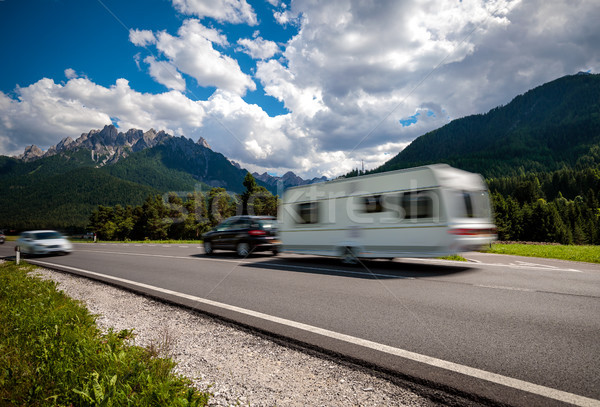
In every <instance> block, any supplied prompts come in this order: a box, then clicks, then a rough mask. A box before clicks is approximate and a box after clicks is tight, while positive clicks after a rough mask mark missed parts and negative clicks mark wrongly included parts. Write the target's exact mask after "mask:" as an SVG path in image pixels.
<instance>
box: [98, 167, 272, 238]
mask: <svg viewBox="0 0 600 407" xmlns="http://www.w3.org/2000/svg"><path fill="white" fill-rule="evenodd" d="M244 186H245V187H246V191H245V192H244V193H243V194H241V195H239V194H236V193H231V192H227V191H226V190H225V189H224V188H211V189H210V190H209V191H207V192H202V191H194V192H190V193H187V194H186V195H185V196H180V195H179V194H176V193H169V194H166V195H164V196H161V195H151V196H149V197H148V198H146V200H145V201H144V203H143V204H142V205H139V206H135V207H134V206H131V205H128V206H125V207H124V206H122V205H115V206H103V205H100V206H98V208H97V209H95V210H94V211H93V212H92V214H91V215H90V223H89V227H88V229H89V230H92V231H94V232H95V233H96V234H97V237H98V238H99V239H102V240H146V239H150V240H165V239H176V240H180V239H199V238H200V237H201V236H202V234H203V233H204V232H207V231H208V230H210V229H211V228H212V227H214V226H215V225H217V224H218V223H220V222H221V221H222V220H224V219H226V218H228V217H231V216H234V215H242V214H251V215H268V216H277V202H278V197H277V196H273V194H271V192H269V191H268V190H267V189H266V188H264V187H261V186H259V185H257V183H256V180H255V179H254V177H253V176H252V174H250V173H248V174H247V175H246V178H245V179H244Z"/></svg>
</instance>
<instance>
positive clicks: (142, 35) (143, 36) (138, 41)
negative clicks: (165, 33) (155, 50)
mask: <svg viewBox="0 0 600 407" xmlns="http://www.w3.org/2000/svg"><path fill="white" fill-rule="evenodd" d="M129 41H130V42H131V43H132V44H134V45H137V46H138V47H145V46H147V45H150V44H154V43H156V37H154V33H153V32H152V31H149V30H137V29H132V30H129Z"/></svg>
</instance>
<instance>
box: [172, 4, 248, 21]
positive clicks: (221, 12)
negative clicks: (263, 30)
mask: <svg viewBox="0 0 600 407" xmlns="http://www.w3.org/2000/svg"><path fill="white" fill-rule="evenodd" d="M173 5H174V6H175V8H176V9H177V10H179V11H180V12H182V13H184V14H189V15H195V16H198V17H200V18H203V17H210V18H214V19H215V20H217V21H221V22H229V23H234V24H240V23H246V24H248V25H256V24H257V18H256V13H255V12H254V10H253V9H252V7H251V6H250V5H249V4H248V3H247V2H246V0H219V1H214V0H173Z"/></svg>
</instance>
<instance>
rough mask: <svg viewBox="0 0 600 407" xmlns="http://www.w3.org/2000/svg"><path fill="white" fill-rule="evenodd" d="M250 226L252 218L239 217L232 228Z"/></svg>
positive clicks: (246, 227)
mask: <svg viewBox="0 0 600 407" xmlns="http://www.w3.org/2000/svg"><path fill="white" fill-rule="evenodd" d="M249 227H250V219H238V220H236V221H235V222H233V224H232V225H231V229H236V230H237V229H248V228H249Z"/></svg>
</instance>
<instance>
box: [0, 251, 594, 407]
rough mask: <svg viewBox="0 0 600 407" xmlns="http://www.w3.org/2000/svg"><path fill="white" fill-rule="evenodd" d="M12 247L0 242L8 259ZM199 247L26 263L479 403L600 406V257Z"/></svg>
mask: <svg viewBox="0 0 600 407" xmlns="http://www.w3.org/2000/svg"><path fill="white" fill-rule="evenodd" d="M13 255H14V243H11V242H7V243H6V244H4V245H2V246H0V256H3V257H4V256H13ZM467 257H468V258H469V259H471V260H473V261H470V262H450V261H441V260H433V259H430V260H427V259H396V260H394V261H387V260H386V261H368V262H362V263H360V264H358V265H355V266H345V265H342V264H341V263H340V262H339V261H338V260H336V259H329V258H318V257H302V256H292V255H285V254H284V255H280V256H277V257H275V256H271V255H269V254H267V255H251V256H250V257H248V258H246V259H238V258H236V257H234V256H233V255H232V254H229V253H226V252H218V253H216V254H215V255H214V256H210V257H209V256H206V255H204V253H203V249H202V248H201V246H200V245H193V244H171V245H160V244H143V245H142V244H116V243H115V244H103V243H96V244H93V243H88V244H85V243H81V244H75V251H74V252H73V253H72V254H70V255H67V256H56V257H35V258H32V259H28V261H31V262H32V263H37V264H40V265H43V266H47V267H52V268H55V269H62V270H63V271H68V272H73V273H77V274H82V275H86V276H89V277H92V278H95V279H99V280H103V281H107V282H110V283H111V284H116V285H120V286H123V287H126V288H129V289H132V290H135V291H138V292H142V293H146V294H149V295H152V296H155V297H157V298H161V299H164V300H166V301H171V302H174V303H177V304H181V305H184V306H187V307H191V308H194V309H197V310H198V311H201V312H204V313H209V314H213V315H216V316H218V317H220V318H225V319H227V320H231V321H235V322H236V323H238V324H241V325H244V326H248V327H252V328H253V329H257V330H259V331H262V332H268V333H269V334H272V335H274V336H277V337H283V338H286V339H289V340H291V341H295V342H300V343H303V344H307V345H308V346H311V347H316V348H319V349H323V350H325V351H328V352H333V353H335V354H339V355H342V356H343V357H345V358H348V359H350V360H354V361H357V362H359V363H362V364H366V365H372V366H375V367H376V368H378V369H381V370H383V371H386V372H394V373H396V374H398V375H399V376H400V377H403V378H409V379H411V380H414V381H416V382H419V383H425V384H428V385H431V386H438V387H440V388H442V389H457V390H458V391H460V392H464V393H468V394H472V395H474V396H475V397H479V398H481V400H493V401H495V402H498V403H505V404H509V405H522V406H532V405H540V406H547V405H569V404H573V405H580V406H600V318H599V317H600V266H599V265H593V264H585V263H575V262H565V261H558V260H543V259H534V258H522V257H515V256H499V255H489V254H487V255H486V254H480V253H469V255H468V256H467Z"/></svg>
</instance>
